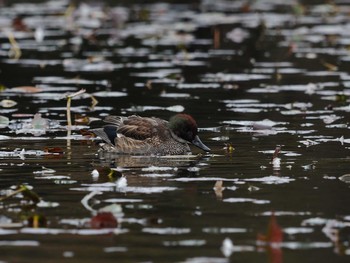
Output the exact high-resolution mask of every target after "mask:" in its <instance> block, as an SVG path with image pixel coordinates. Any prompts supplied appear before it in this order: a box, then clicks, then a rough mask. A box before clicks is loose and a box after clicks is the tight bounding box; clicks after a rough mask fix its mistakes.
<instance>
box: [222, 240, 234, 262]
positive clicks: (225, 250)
mask: <svg viewBox="0 0 350 263" xmlns="http://www.w3.org/2000/svg"><path fill="white" fill-rule="evenodd" d="M233 251H234V246H233V243H232V240H231V239H230V238H228V237H226V238H225V239H224V241H223V242H222V245H221V252H222V254H224V256H225V257H227V258H228V257H230V256H231V254H232V253H233Z"/></svg>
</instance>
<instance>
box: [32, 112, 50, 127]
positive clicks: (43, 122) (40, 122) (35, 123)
mask: <svg viewBox="0 0 350 263" xmlns="http://www.w3.org/2000/svg"><path fill="white" fill-rule="evenodd" d="M31 124H32V128H33V129H38V130H45V129H46V128H48V123H47V119H44V118H42V117H41V114H40V113H36V114H35V115H34V118H33V120H32V122H31Z"/></svg>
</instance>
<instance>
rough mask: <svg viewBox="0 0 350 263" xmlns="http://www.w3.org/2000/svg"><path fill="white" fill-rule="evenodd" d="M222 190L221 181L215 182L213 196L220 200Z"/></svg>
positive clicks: (223, 188)
mask: <svg viewBox="0 0 350 263" xmlns="http://www.w3.org/2000/svg"><path fill="white" fill-rule="evenodd" d="M224 190H225V187H223V181H222V180H218V181H216V183H215V185H214V191H215V195H216V197H217V198H218V199H222V192H223V191H224Z"/></svg>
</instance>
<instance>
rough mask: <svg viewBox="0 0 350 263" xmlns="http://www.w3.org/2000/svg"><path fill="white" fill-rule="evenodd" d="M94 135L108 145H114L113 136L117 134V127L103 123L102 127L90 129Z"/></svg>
mask: <svg viewBox="0 0 350 263" xmlns="http://www.w3.org/2000/svg"><path fill="white" fill-rule="evenodd" d="M90 131H91V132H93V133H94V134H95V135H97V136H98V137H100V138H101V139H102V140H103V141H104V142H106V143H108V144H109V145H114V142H115V138H116V136H117V127H116V126H113V125H105V126H103V127H102V128H97V129H91V130H90Z"/></svg>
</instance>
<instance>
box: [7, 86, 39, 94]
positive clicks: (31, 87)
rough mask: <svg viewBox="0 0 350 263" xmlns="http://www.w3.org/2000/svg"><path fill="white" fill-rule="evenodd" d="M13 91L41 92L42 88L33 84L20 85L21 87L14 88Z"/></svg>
mask: <svg viewBox="0 0 350 263" xmlns="http://www.w3.org/2000/svg"><path fill="white" fill-rule="evenodd" d="M11 91H15V92H23V93H38V92H41V91H42V89H40V88H38V87H33V86H20V87H15V88H12V89H11Z"/></svg>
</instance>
